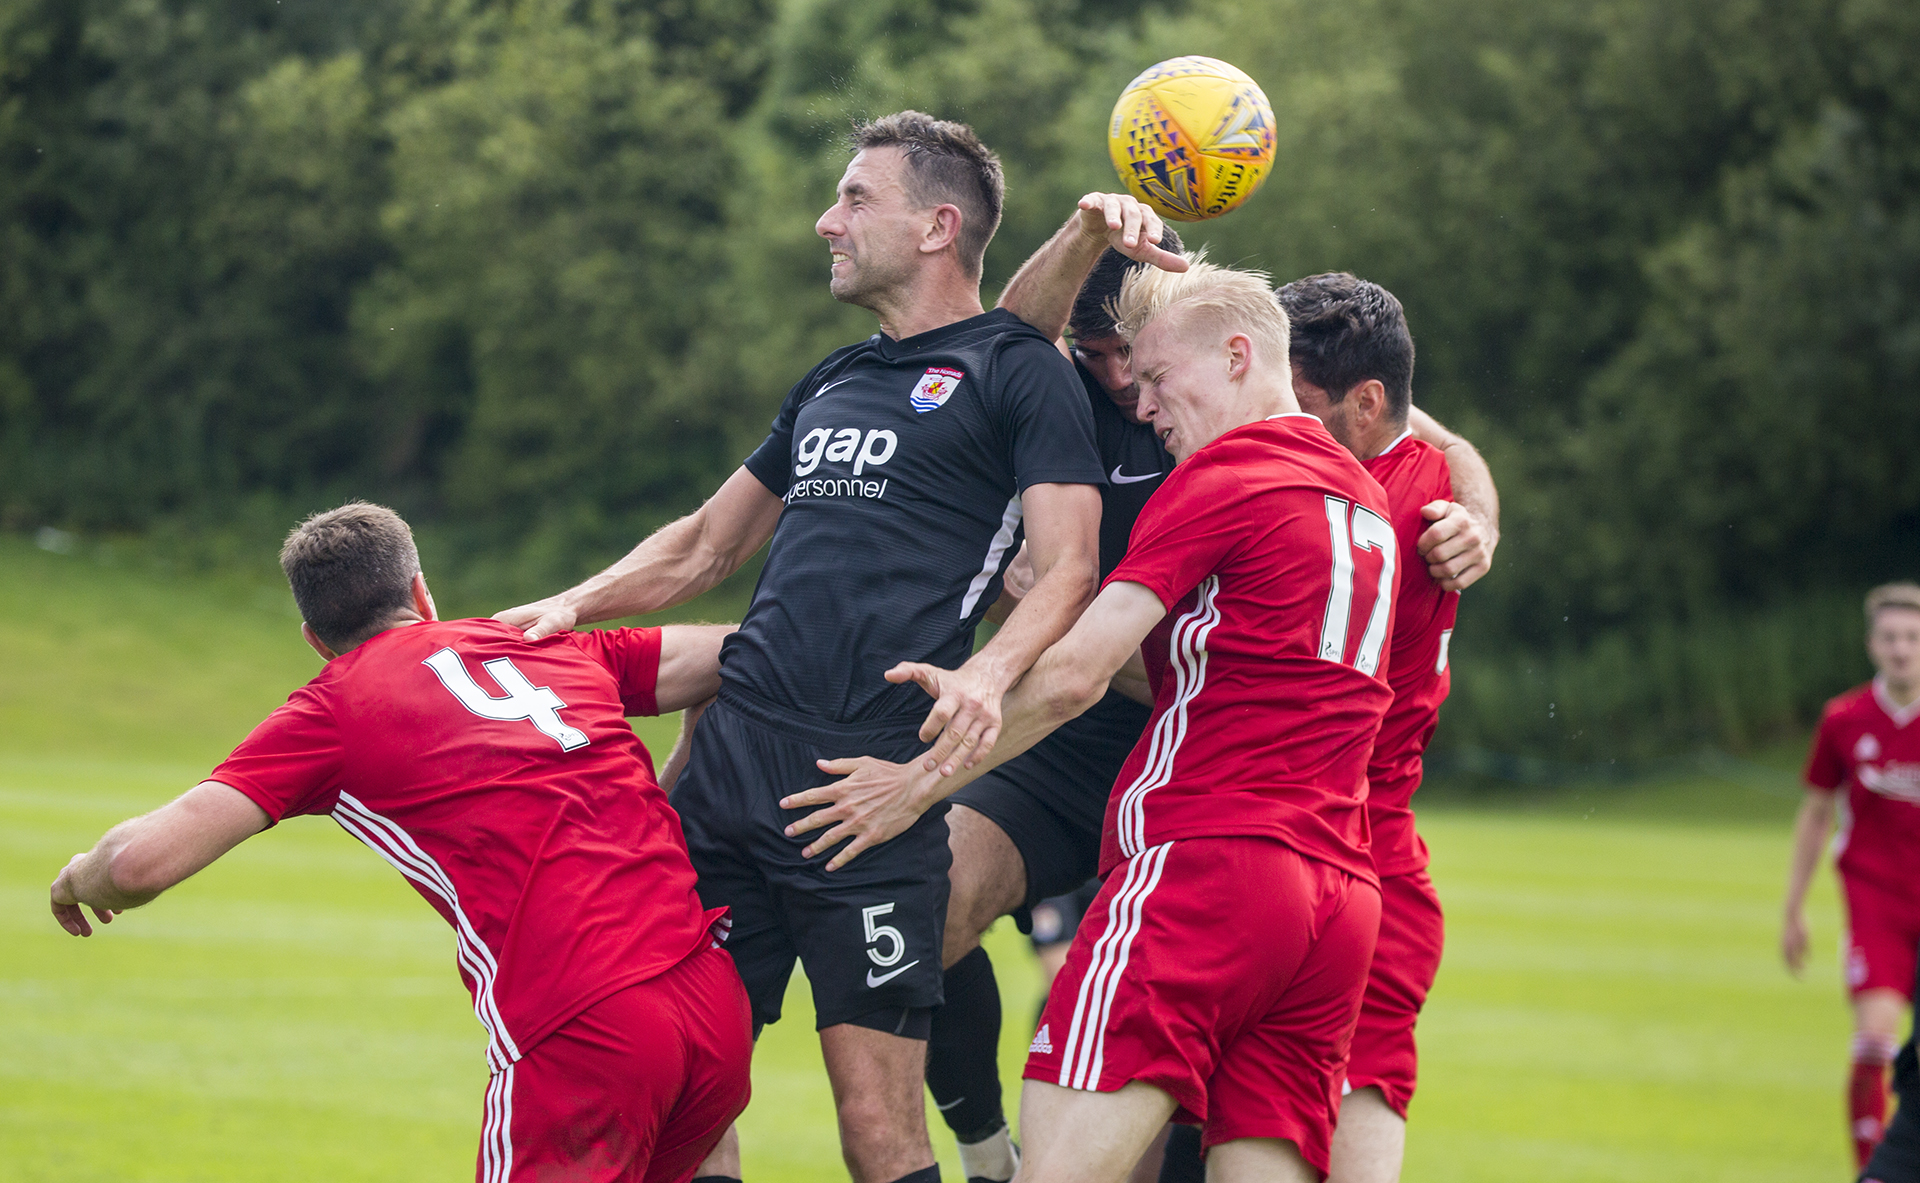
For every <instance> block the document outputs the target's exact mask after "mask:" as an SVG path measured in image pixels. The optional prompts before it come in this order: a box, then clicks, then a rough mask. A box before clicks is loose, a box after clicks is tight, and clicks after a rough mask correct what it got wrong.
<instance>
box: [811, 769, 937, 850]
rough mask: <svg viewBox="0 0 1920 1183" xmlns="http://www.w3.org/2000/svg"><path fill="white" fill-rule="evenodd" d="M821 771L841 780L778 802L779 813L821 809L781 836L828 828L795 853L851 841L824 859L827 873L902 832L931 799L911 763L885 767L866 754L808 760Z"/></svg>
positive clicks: (922, 775)
mask: <svg viewBox="0 0 1920 1183" xmlns="http://www.w3.org/2000/svg"><path fill="white" fill-rule="evenodd" d="M814 763H815V764H817V765H818V766H819V768H820V771H822V772H829V773H832V774H834V775H836V776H841V777H844V778H845V779H843V780H837V781H834V782H833V783H832V784H830V785H820V786H818V787H816V788H811V789H805V790H802V791H801V792H798V793H793V794H790V795H788V796H785V797H782V798H780V808H782V809H806V808H808V807H809V806H814V805H822V806H825V807H826V808H824V809H816V810H814V811H813V812H812V813H810V814H808V815H807V816H805V817H803V818H801V819H800V820H799V821H797V822H794V823H793V824H792V825H790V826H788V827H787V837H789V838H798V837H799V836H800V835H802V834H806V833H810V832H812V831H814V830H818V829H821V828H823V827H826V826H831V827H832V829H829V830H827V832H826V833H824V834H822V835H820V837H818V838H816V839H814V840H813V843H812V844H811V845H809V846H808V847H807V848H806V849H805V850H802V851H801V852H800V854H801V856H802V857H803V858H812V857H813V856H814V855H816V854H820V853H823V852H825V851H827V850H830V849H832V848H833V847H834V846H836V845H838V844H839V843H841V842H846V840H847V839H849V838H851V839H853V841H851V842H847V844H846V846H844V847H842V848H841V850H840V853H838V854H836V855H834V856H833V857H832V858H831V859H829V860H828V861H827V870H829V871H838V870H839V869H840V868H841V867H844V866H846V865H847V864H848V863H849V862H852V861H853V859H854V856H856V855H858V854H859V853H860V852H861V851H863V850H867V849H869V848H871V847H874V846H878V845H880V844H881V843H882V842H886V841H888V840H889V839H892V838H896V837H898V836H900V835H901V834H903V833H905V832H906V831H907V829H908V827H910V826H912V825H913V823H914V822H917V821H919V820H920V815H921V814H923V813H925V812H926V811H927V806H928V805H929V804H930V803H931V801H932V798H931V796H930V795H928V794H927V793H926V792H925V786H924V784H923V783H922V782H923V781H925V780H926V779H927V776H926V774H925V773H924V772H922V771H919V770H916V769H915V767H914V766H913V765H911V764H890V763H888V762H887V761H885V760H876V759H874V758H873V757H872V756H856V757H853V758H852V759H845V760H816V761H814Z"/></svg>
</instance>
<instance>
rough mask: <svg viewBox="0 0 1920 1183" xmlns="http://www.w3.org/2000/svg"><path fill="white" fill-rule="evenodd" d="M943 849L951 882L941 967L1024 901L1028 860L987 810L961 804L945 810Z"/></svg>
mask: <svg viewBox="0 0 1920 1183" xmlns="http://www.w3.org/2000/svg"><path fill="white" fill-rule="evenodd" d="M947 848H948V849H949V850H952V851H953V869H952V870H950V871H948V872H947V878H948V880H949V881H950V882H951V883H952V885H953V886H952V892H951V894H949V895H948V896H947V929H946V937H945V942H946V943H945V945H944V947H943V948H942V949H941V951H940V964H941V966H942V967H943V968H950V967H952V965H953V963H954V962H956V961H958V960H960V959H961V958H962V957H965V956H966V955H967V954H969V953H971V952H973V951H974V950H975V949H977V948H979V946H980V935H981V934H982V933H984V932H986V931H987V929H989V928H991V927H992V926H993V922H994V921H996V920H998V919H1000V918H1001V917H1002V916H1005V915H1007V914H1008V913H1009V912H1012V911H1013V910H1014V909H1016V908H1018V907H1019V906H1020V905H1021V904H1024V903H1026V902H1027V863H1026V860H1025V859H1023V858H1021V857H1020V848H1019V847H1017V846H1015V845H1014V844H1013V839H1011V838H1009V837H1007V832H1006V831H1005V830H1002V829H1001V828H1000V827H999V826H997V825H995V824H994V823H993V822H992V821H990V820H989V819H988V818H987V817H986V815H984V814H982V813H980V812H979V811H977V810H973V809H968V808H967V807H966V806H964V805H955V806H954V807H953V808H952V809H951V810H949V811H948V812H947Z"/></svg>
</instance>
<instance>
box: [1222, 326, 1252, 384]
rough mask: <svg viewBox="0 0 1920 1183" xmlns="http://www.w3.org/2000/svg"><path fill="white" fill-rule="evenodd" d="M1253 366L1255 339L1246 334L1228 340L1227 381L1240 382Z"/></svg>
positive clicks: (1239, 334) (1237, 334) (1238, 334)
mask: <svg viewBox="0 0 1920 1183" xmlns="http://www.w3.org/2000/svg"><path fill="white" fill-rule="evenodd" d="M1252 364H1253V339H1252V338H1251V337H1249V336H1247V335H1246V334H1245V333H1235V334H1234V335H1233V336H1231V337H1228V338H1227V380H1228V381H1230V382H1238V381H1239V380H1240V379H1242V378H1244V377H1246V376H1247V369H1248V367H1250V366H1251V365H1252Z"/></svg>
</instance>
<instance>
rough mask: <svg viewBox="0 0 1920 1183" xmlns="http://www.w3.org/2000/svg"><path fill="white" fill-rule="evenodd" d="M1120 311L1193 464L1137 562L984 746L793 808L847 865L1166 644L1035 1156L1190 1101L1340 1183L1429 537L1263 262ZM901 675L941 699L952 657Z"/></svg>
mask: <svg viewBox="0 0 1920 1183" xmlns="http://www.w3.org/2000/svg"><path fill="white" fill-rule="evenodd" d="M1118 311H1119V314H1120V315H1119V318H1118V319H1119V322H1120V324H1121V329H1122V333H1123V334H1124V335H1125V336H1126V337H1127V338H1129V340H1130V342H1131V344H1132V348H1133V365H1134V371H1135V373H1136V375H1137V376H1138V379H1139V383H1140V409H1141V413H1142V414H1143V415H1144V416H1145V417H1146V418H1148V419H1149V420H1150V421H1151V422H1152V423H1153V425H1154V429H1155V430H1156V432H1158V433H1159V435H1160V438H1161V440H1162V441H1163V442H1164V443H1165V445H1166V447H1167V449H1168V450H1169V451H1170V452H1171V453H1172V454H1173V456H1174V459H1175V461H1176V462H1177V463H1176V465H1175V468H1174V471H1173V472H1172V473H1170V474H1169V475H1168V476H1167V477H1166V478H1165V481H1164V482H1163V484H1162V486H1161V489H1160V491H1159V492H1158V493H1156V494H1155V495H1154V497H1153V498H1152V499H1151V501H1150V502H1149V503H1148V504H1147V506H1146V507H1145V509H1144V510H1143V511H1142V512H1141V515H1140V518H1139V521H1138V523H1137V525H1136V526H1135V528H1134V534H1133V539H1132V543H1131V545H1130V546H1129V548H1128V551H1127V557H1126V558H1125V559H1124V560H1123V561H1122V562H1121V563H1120V565H1119V567H1118V568H1117V569H1115V571H1114V572H1113V573H1112V575H1111V576H1110V577H1109V578H1108V580H1107V582H1106V585H1105V587H1104V588H1103V589H1102V590H1101V592H1100V594H1099V596H1098V597H1097V598H1096V599H1095V600H1094V603H1093V605H1092V607H1090V608H1089V609H1088V610H1087V612H1086V614H1085V615H1083V616H1082V617H1081V618H1080V620H1079V622H1078V623H1077V624H1075V626H1074V627H1073V630H1072V631H1071V632H1069V633H1068V634H1067V636H1066V637H1065V638H1063V639H1062V640H1061V641H1059V642H1058V643H1056V644H1055V645H1053V646H1052V647H1051V648H1049V649H1048V650H1047V652H1046V653H1045V654H1044V655H1043V656H1042V657H1041V659H1040V660H1039V661H1038V662H1036V663H1035V665H1034V667H1033V669H1032V670H1030V671H1029V672H1028V674H1027V676H1026V678H1025V679H1023V680H1022V681H1021V682H1020V683H1019V684H1018V685H1017V686H1015V687H1014V689H1013V690H1012V691H1011V692H1009V694H1008V695H1007V697H1006V700H1005V705H1004V710H1003V730H1002V733H1001V737H1000V741H999V743H998V744H997V745H995V746H993V747H992V749H991V750H990V751H984V752H983V751H982V749H981V748H978V747H976V748H973V749H971V751H972V754H973V756H974V757H975V758H974V759H972V761H971V763H972V766H971V767H965V766H963V765H964V764H965V763H966V761H963V760H959V759H956V758H955V753H956V752H957V751H958V750H959V748H960V745H959V744H958V743H956V742H948V741H944V740H943V741H942V742H941V743H939V744H937V745H936V746H935V748H934V749H933V751H932V752H931V753H929V755H928V757H927V758H926V759H924V760H916V761H913V762H912V763H910V764H890V763H887V762H886V761H883V760H877V759H873V758H871V757H861V758H855V759H847V760H837V761H823V762H822V764H821V768H822V769H823V770H824V771H828V772H844V773H848V774H850V775H849V776H848V777H847V779H846V780H844V781H841V782H839V783H837V784H833V785H828V786H823V787H820V788H815V789H809V790H807V791H805V792H802V793H796V794H794V795H792V796H790V797H789V798H787V800H786V801H785V802H783V804H785V805H786V806H788V807H789V808H803V807H808V806H824V808H819V809H817V810H816V811H815V812H813V813H811V814H809V815H806V816H805V817H804V818H802V819H800V820H796V822H795V823H794V824H793V825H792V826H791V827H789V828H790V830H791V832H793V833H795V834H803V833H810V832H813V831H824V832H822V833H820V834H819V835H818V836H817V837H815V838H814V839H813V842H812V846H811V848H810V850H811V851H812V852H818V851H823V850H826V849H828V848H830V847H832V846H833V845H834V844H836V843H838V842H840V841H842V840H846V839H851V841H848V842H847V844H846V846H845V847H843V848H842V849H841V850H840V851H839V852H838V853H836V854H835V855H834V856H833V859H832V861H831V863H830V865H832V866H845V865H846V864H847V863H848V862H849V861H850V860H855V859H857V858H860V857H866V855H865V854H864V853H863V852H865V851H867V850H869V849H870V848H872V847H875V846H876V845H878V844H880V843H883V842H886V841H888V840H889V839H891V838H892V837H893V836H894V835H896V834H899V833H903V832H906V831H907V830H908V829H909V827H911V826H912V824H913V823H914V821H915V820H916V819H917V818H918V817H920V816H921V814H923V813H924V812H926V811H927V810H929V809H931V808H934V807H935V806H936V805H937V804H938V803H939V802H941V801H943V800H944V799H945V798H946V796H947V795H948V794H950V793H952V792H953V791H955V790H956V789H958V788H959V787H960V786H961V785H963V784H964V783H966V782H968V781H970V780H972V779H974V778H975V777H977V776H979V775H981V774H982V773H984V772H985V771H986V770H987V769H989V768H991V767H993V766H994V765H996V764H998V763H1000V762H1002V761H1004V760H1006V759H1009V758H1011V757H1013V756H1016V755H1018V754H1019V753H1020V752H1022V751H1025V750H1027V749H1028V748H1029V747H1031V746H1032V745H1033V744H1034V743H1035V742H1037V741H1038V740H1039V739H1040V738H1042V737H1043V736H1045V735H1046V734H1047V733H1048V732H1050V731H1052V730H1053V729H1054V728H1056V727H1058V726H1060V724H1061V723H1063V722H1064V721H1066V720H1067V719H1069V718H1072V717H1074V716H1076V715H1078V714H1080V713H1081V712H1083V711H1085V710H1087V709H1088V708H1089V707H1091V706H1092V705H1093V703H1094V702H1096V701H1098V699H1099V698H1100V697H1101V695H1102V694H1103V693H1104V692H1105V690H1106V688H1107V684H1108V682H1109V680H1110V679H1111V678H1112V677H1113V676H1114V674H1115V673H1117V672H1118V671H1119V670H1120V669H1121V667H1122V666H1123V665H1125V664H1126V663H1127V662H1128V661H1129V659H1130V658H1132V657H1133V655H1134V654H1135V653H1136V652H1143V653H1144V657H1145V665H1146V671H1147V674H1148V677H1149V679H1150V681H1151V682H1152V684H1153V686H1154V695H1155V704H1154V712H1153V716H1152V719H1151V720H1150V722H1149V725H1148V730H1147V734H1146V735H1145V736H1143V737H1142V739H1141V741H1140V743H1139V745H1138V746H1137V747H1136V748H1135V749H1134V752H1133V755H1132V756H1131V757H1130V758H1129V759H1128V761H1127V764H1126V766H1125V767H1124V768H1123V769H1122V771H1121V776H1120V780H1119V783H1118V784H1117V785H1116V786H1115V792H1114V795H1113V797H1112V799H1111V801H1110V803H1109V806H1108V811H1107V818H1106V824H1105V827H1104V835H1103V842H1102V851H1101V858H1100V864H1101V870H1102V871H1104V872H1105V880H1106V882H1105V884H1104V885H1103V886H1102V888H1101V891H1100V894H1099V895H1098V896H1097V897H1096V898H1095V900H1094V903H1093V906H1092V908H1091V910H1090V914H1089V915H1088V917H1087V918H1086V920H1085V921H1083V923H1082V925H1081V928H1080V930H1079V932H1078V933H1077V934H1076V936H1075V938H1074V944H1073V948H1072V951H1071V952H1070V953H1069V954H1068V957H1067V964H1066V966H1065V968H1064V969H1063V970H1062V971H1061V973H1060V976H1059V977H1058V978H1057V979H1055V982H1054V986H1053V989H1052V992H1051V994H1050V996H1049V998H1048V1000H1047V1009H1046V1011H1045V1013H1044V1015H1043V1017H1042V1021H1041V1027H1040V1031H1039V1033H1038V1034H1037V1035H1036V1037H1035V1039H1034V1042H1033V1046H1032V1049H1031V1052H1030V1055H1029V1058H1028V1061H1027V1067H1026V1077H1027V1081H1028V1083H1027V1086H1026V1091H1025V1094H1024V1096H1023V1098H1022V1133H1023V1136H1024V1138H1025V1141H1026V1161H1025V1163H1024V1164H1023V1165H1022V1169H1021V1177H1022V1178H1023V1179H1027V1180H1032V1181H1033V1183H1054V1181H1063V1180H1069V1179H1072V1180H1118V1179H1121V1178H1124V1177H1125V1176H1126V1175H1127V1174H1128V1172H1129V1171H1130V1170H1131V1169H1132V1167H1133V1165H1134V1164H1135V1163H1136V1162H1137V1161H1138V1160H1139V1158H1140V1155H1141V1153H1142V1151H1143V1150H1145V1149H1146V1147H1147V1146H1148V1144H1149V1143H1151V1142H1152V1141H1153V1139H1154V1138H1155V1136H1156V1135H1157V1134H1158V1133H1159V1131H1160V1128H1161V1127H1162V1126H1163V1125H1165V1124H1166V1122H1167V1120H1168V1119H1169V1118H1171V1117H1174V1116H1176V1115H1179V1116H1181V1117H1182V1118H1183V1119H1184V1120H1187V1121H1190V1122H1198V1123H1200V1124H1202V1125H1203V1126H1204V1137H1205V1140H1206V1142H1207V1144H1208V1145H1209V1146H1210V1147H1211V1151H1212V1153H1211V1156H1210V1162H1209V1170H1210V1173H1211V1175H1212V1176H1213V1177H1215V1178H1217V1179H1223V1180H1230V1181H1232V1180H1242V1179H1245V1180H1253V1179H1261V1180H1308V1181H1311V1180H1317V1179H1318V1178H1320V1177H1321V1176H1322V1175H1324V1174H1325V1172H1326V1169H1327V1165H1328V1153H1329V1146H1330V1142H1331V1139H1332V1133H1333V1126H1334V1121H1335V1118H1336V1117H1337V1115H1338V1112H1339V1090H1340V1077H1341V1073H1342V1070H1343V1068H1344V1065H1345V1062H1346V1057H1347V1045H1348V1041H1349V1040H1350V1039H1351V1038H1352V1034H1353V1028H1354V1022H1355V1019H1356V1017H1357V1015H1358V1013H1359V1009H1360V999H1361V993H1362V990H1363V988H1364V986H1365V983H1366V976H1367V965H1368V962H1369V960H1370V959H1371V957H1372V953H1373V942H1374V933H1375V931H1376V929H1377V928H1378V926H1379V922H1380V891H1379V880H1378V877H1377V876H1376V875H1375V873H1374V870H1373V863H1372V860H1371V858H1370V857H1369V856H1368V853H1367V849H1366V806H1365V792H1366V764H1367V757H1368V753H1369V752H1370V751H1371V750H1372V746H1373V740H1374V736H1375V733H1376V732H1377V731H1378V730H1379V726H1380V720H1381V717H1382V715H1383V714H1384V712H1385V711H1386V708H1387V704H1388V702H1389V700H1390V699H1391V697H1392V692H1391V691H1390V690H1389V689H1388V687H1387V684H1386V683H1385V681H1384V680H1383V679H1382V678H1381V676H1380V675H1381V673H1382V672H1383V670H1382V666H1381V661H1382V657H1383V655H1384V649H1385V645H1386V642H1387V639H1388V637H1389V636H1390V635H1391V631H1392V623H1393V592H1394V572H1395V569H1396V564H1397V563H1398V562H1399V561H1400V560H1401V556H1400V555H1399V554H1398V553H1397V551H1398V547H1397V545H1396V539H1395V535H1394V531H1393V528H1392V525H1391V515H1390V512H1389V510H1388V508H1387V504H1386V494H1385V493H1384V492H1383V491H1382V490H1381V488H1380V486H1379V484H1378V483H1377V482H1375V481H1374V480H1373V478H1371V477H1369V476H1368V475H1367V474H1366V472H1365V470H1364V469H1362V468H1361V466H1360V464H1359V462H1358V461H1357V460H1355V459H1354V457H1353V455H1352V454H1351V453H1350V452H1348V451H1347V450H1346V449H1345V448H1344V447H1342V446H1341V445H1340V444H1339V442H1338V441H1336V440H1335V439H1334V438H1333V436H1332V435H1331V434H1330V433H1329V432H1328V431H1327V429H1326V427H1325V426H1324V425H1322V424H1321V422H1320V421H1319V420H1318V419H1316V418H1314V417H1313V416H1311V415H1307V414H1303V413H1302V412H1301V411H1300V406H1299V403H1298V401H1297V400H1296V398H1295V396H1294V393H1293V386H1292V375H1291V370H1290V367H1289V364H1288V348H1287V346H1288V329H1287V318H1286V315H1285V313H1283V312H1282V311H1281V309H1280V307H1279V305H1278V304H1277V303H1276V302H1275V301H1274V298H1273V294H1272V291H1271V289H1270V288H1269V287H1268V286H1267V283H1266V280H1265V277H1264V276H1263V275H1260V274H1258V273H1254V272H1243V271H1234V270H1230V269H1227V268H1221V267H1215V266H1212V265H1208V264H1205V263H1202V262H1199V261H1197V260H1194V261H1193V262H1192V266H1191V267H1190V269H1189V270H1187V271H1186V272H1184V273H1178V274H1176V273H1171V272H1164V271H1159V270H1154V269H1146V270H1143V271H1140V272H1136V273H1135V274H1133V275H1130V276H1129V277H1128V278H1127V280H1126V282H1125V284H1124V285H1123V287H1122V289H1121V295H1120V299H1119V304H1118ZM1143 642H1144V649H1142V645H1143ZM887 676H888V677H889V679H891V680H894V681H899V682H906V681H909V680H911V681H916V682H918V683H919V684H920V685H921V686H922V687H923V688H924V689H926V690H927V691H928V692H929V693H933V694H937V693H938V692H939V689H940V684H941V682H942V680H943V679H945V678H946V677H948V676H949V672H948V671H946V670H942V669H938V668H935V667H932V666H929V665H924V664H903V665H902V666H900V667H898V668H896V669H894V670H891V671H889V673H888V675H887ZM855 865H857V863H856V864H855ZM1254 883H1257V884H1261V885H1263V889H1262V890H1259V891H1248V890H1247V885H1248V884H1254Z"/></svg>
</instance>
